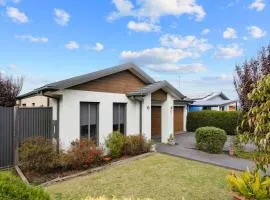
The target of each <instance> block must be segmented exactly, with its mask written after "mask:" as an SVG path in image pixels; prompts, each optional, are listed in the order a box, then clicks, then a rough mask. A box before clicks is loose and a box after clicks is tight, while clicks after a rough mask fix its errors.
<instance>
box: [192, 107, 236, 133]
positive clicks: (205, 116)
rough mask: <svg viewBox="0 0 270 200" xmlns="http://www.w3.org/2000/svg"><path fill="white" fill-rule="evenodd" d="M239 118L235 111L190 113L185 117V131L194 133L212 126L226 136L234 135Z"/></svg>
mask: <svg viewBox="0 0 270 200" xmlns="http://www.w3.org/2000/svg"><path fill="white" fill-rule="evenodd" d="M239 116H240V112H237V111H230V112H221V111H212V110H211V111H210V110H206V111H198V112H190V113H188V116H187V130H188V131H190V132H194V131H196V129H197V128H200V127H205V126H214V127H217V128H221V129H223V130H225V131H226V132H227V134H228V135H235V134H236V128H237V125H238V121H239V122H240V119H239Z"/></svg>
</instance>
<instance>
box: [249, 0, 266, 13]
mask: <svg viewBox="0 0 270 200" xmlns="http://www.w3.org/2000/svg"><path fill="white" fill-rule="evenodd" d="M265 6H266V3H265V1H264V0H255V1H254V2H252V4H250V5H249V8H250V9H255V10H256V11H262V10H263V9H264V8H265Z"/></svg>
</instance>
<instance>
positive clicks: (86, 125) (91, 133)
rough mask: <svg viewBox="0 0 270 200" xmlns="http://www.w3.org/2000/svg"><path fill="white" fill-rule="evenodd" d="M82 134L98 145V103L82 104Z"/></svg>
mask: <svg viewBox="0 0 270 200" xmlns="http://www.w3.org/2000/svg"><path fill="white" fill-rule="evenodd" d="M80 134H81V138H87V139H89V140H90V139H91V140H93V141H95V142H96V144H98V103H81V104H80Z"/></svg>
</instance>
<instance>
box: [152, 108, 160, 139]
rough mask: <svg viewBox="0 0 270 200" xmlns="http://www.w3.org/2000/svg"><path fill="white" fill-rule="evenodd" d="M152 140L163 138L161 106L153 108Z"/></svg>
mask: <svg viewBox="0 0 270 200" xmlns="http://www.w3.org/2000/svg"><path fill="white" fill-rule="evenodd" d="M151 119H152V120H151V123H152V130H151V131H152V134H151V135H152V139H155V138H160V137H161V106H152V108H151Z"/></svg>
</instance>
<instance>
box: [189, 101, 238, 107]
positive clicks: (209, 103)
mask: <svg viewBox="0 0 270 200" xmlns="http://www.w3.org/2000/svg"><path fill="white" fill-rule="evenodd" d="M235 102H236V101H235V100H207V101H195V102H194V103H193V104H192V106H225V105H230V104H233V103H235Z"/></svg>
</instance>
